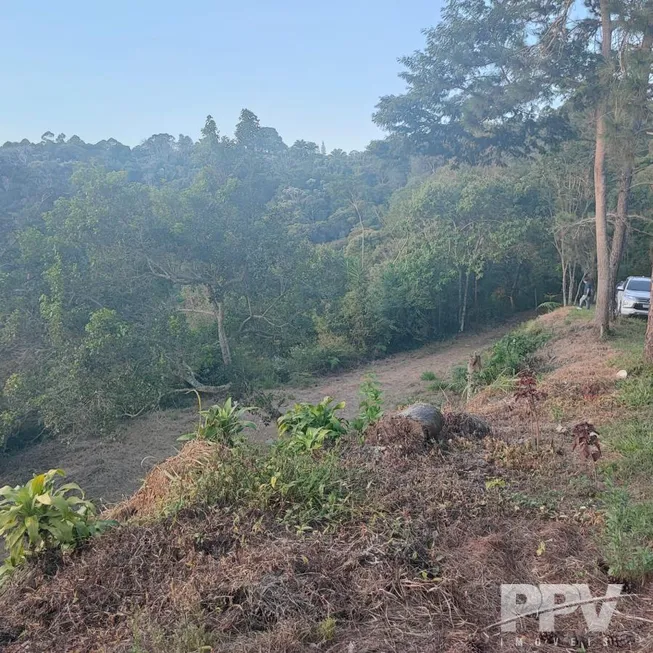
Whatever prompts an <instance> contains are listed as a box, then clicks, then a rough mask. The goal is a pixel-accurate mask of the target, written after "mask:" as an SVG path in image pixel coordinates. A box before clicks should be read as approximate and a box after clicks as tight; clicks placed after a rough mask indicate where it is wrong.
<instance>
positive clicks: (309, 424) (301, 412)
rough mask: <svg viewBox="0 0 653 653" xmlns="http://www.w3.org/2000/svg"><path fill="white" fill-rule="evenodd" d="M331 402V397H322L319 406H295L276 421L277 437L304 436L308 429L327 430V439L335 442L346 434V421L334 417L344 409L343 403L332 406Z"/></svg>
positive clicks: (303, 404) (306, 404)
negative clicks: (277, 426) (328, 433)
mask: <svg viewBox="0 0 653 653" xmlns="http://www.w3.org/2000/svg"><path fill="white" fill-rule="evenodd" d="M333 401H334V400H333V399H332V398H331V397H324V399H322V401H321V402H320V403H319V404H309V403H301V404H295V405H294V406H293V408H292V409H291V410H289V411H288V412H287V413H285V414H284V415H282V416H281V417H280V418H279V419H278V421H277V423H278V425H279V435H291V436H292V435H296V434H304V433H306V432H307V430H308V429H309V428H315V429H327V430H328V431H329V432H330V436H329V439H331V440H337V439H338V438H339V437H340V436H341V435H343V434H344V433H346V432H347V420H345V419H344V418H342V417H338V416H337V415H336V413H337V412H338V411H340V410H342V409H343V408H344V407H345V402H344V401H341V402H340V403H337V404H334V403H333Z"/></svg>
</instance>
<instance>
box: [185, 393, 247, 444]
mask: <svg viewBox="0 0 653 653" xmlns="http://www.w3.org/2000/svg"><path fill="white" fill-rule="evenodd" d="M252 410H254V408H251V407H249V406H239V405H238V402H237V401H232V399H231V397H229V398H228V399H227V400H226V401H225V402H224V404H223V405H222V406H219V405H215V406H211V408H209V409H208V410H201V405H200V423H199V425H198V427H197V430H196V431H194V432H193V433H186V435H182V436H181V437H180V438H178V439H179V440H180V441H185V440H208V441H209V442H219V443H220V444H224V445H227V446H228V447H231V446H233V445H234V443H235V442H236V438H237V437H238V436H239V435H240V434H241V433H242V432H243V431H244V430H245V429H255V428H256V424H254V422H250V421H248V420H244V419H243V415H244V414H245V413H248V412H251V411H252Z"/></svg>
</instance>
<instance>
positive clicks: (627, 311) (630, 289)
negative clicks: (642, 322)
mask: <svg viewBox="0 0 653 653" xmlns="http://www.w3.org/2000/svg"><path fill="white" fill-rule="evenodd" d="M650 304H651V279H650V278H649V277H628V278H627V279H626V280H625V281H622V282H621V283H620V284H619V285H618V286H617V315H647V314H648V309H649V306H650Z"/></svg>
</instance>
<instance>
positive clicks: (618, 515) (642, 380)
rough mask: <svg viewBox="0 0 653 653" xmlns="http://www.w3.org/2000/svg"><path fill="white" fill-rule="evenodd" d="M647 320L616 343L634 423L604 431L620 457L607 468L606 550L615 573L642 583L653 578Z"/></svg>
mask: <svg viewBox="0 0 653 653" xmlns="http://www.w3.org/2000/svg"><path fill="white" fill-rule="evenodd" d="M645 330H646V324H645V322H644V321H643V320H637V319H621V320H619V321H618V322H617V324H616V325H615V327H614V330H613V333H612V335H611V337H610V343H611V344H612V345H613V346H614V347H615V348H616V349H617V350H618V351H619V352H620V354H619V355H618V356H617V357H615V359H614V361H613V364H614V366H615V367H616V368H618V369H626V371H628V373H629V376H628V377H627V378H626V379H624V380H623V381H620V382H619V384H618V389H617V399H618V401H619V403H620V404H621V405H622V406H623V407H624V408H627V409H628V418H626V419H618V420H615V421H613V422H611V423H609V424H607V425H605V426H603V428H602V430H601V436H602V440H603V442H604V443H605V444H607V445H608V447H609V448H610V449H611V450H612V452H614V453H615V454H616V457H615V458H614V459H613V460H610V462H608V463H605V464H604V465H603V466H602V472H603V476H604V478H605V480H606V484H607V490H606V491H605V492H603V493H602V495H601V499H602V501H603V503H604V506H605V528H604V532H603V536H602V549H603V554H604V556H605V559H606V562H607V564H608V565H609V567H610V573H611V574H612V575H613V576H615V577H617V578H621V579H625V580H631V581H642V580H643V579H645V578H646V577H648V576H649V575H650V574H652V573H653V548H652V544H653V485H652V483H651V478H653V367H651V366H650V365H647V364H645V363H644V360H643V357H642V354H643V341H644V333H645Z"/></svg>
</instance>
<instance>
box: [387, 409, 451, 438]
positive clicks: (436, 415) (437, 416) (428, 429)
mask: <svg viewBox="0 0 653 653" xmlns="http://www.w3.org/2000/svg"><path fill="white" fill-rule="evenodd" d="M398 415H401V416H402V417H408V418H409V419H412V420H413V421H415V422H419V424H421V426H422V428H423V429H424V434H425V435H426V439H427V440H440V439H441V433H442V428H443V426H444V418H443V417H442V413H441V412H440V411H439V410H438V409H437V408H436V407H435V406H431V404H412V405H411V406H408V407H407V408H404V409H403V410H402V411H400V412H399V413H398Z"/></svg>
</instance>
